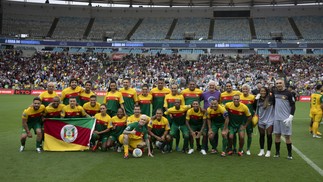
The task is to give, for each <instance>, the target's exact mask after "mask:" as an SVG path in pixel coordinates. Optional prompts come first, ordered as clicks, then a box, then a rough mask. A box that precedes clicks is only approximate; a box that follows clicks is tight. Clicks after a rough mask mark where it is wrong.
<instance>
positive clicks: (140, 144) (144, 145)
mask: <svg viewBox="0 0 323 182" xmlns="http://www.w3.org/2000/svg"><path fill="white" fill-rule="evenodd" d="M146 146H147V145H146V143H144V142H142V143H139V144H138V145H137V148H145V147H146Z"/></svg>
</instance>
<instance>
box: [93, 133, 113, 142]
mask: <svg viewBox="0 0 323 182" xmlns="http://www.w3.org/2000/svg"><path fill="white" fill-rule="evenodd" d="M92 138H96V139H98V140H99V141H101V142H102V143H105V142H107V141H108V138H109V135H108V134H107V133H104V134H99V135H98V134H95V133H93V134H92Z"/></svg>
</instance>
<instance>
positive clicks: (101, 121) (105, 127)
mask: <svg viewBox="0 0 323 182" xmlns="http://www.w3.org/2000/svg"><path fill="white" fill-rule="evenodd" d="M94 118H95V119H96V125H95V129H94V132H93V134H92V137H91V145H92V146H93V148H92V150H93V151H95V150H96V148H97V147H98V145H99V143H101V150H102V151H106V149H107V141H108V137H109V131H110V130H111V128H112V125H111V124H110V122H111V117H110V116H109V115H108V114H107V106H106V105H105V104H101V105H100V113H97V114H96V115H95V116H94ZM97 140H99V141H100V142H98V143H97V144H95V142H96V141H97Z"/></svg>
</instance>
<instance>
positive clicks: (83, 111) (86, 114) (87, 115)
mask: <svg viewBox="0 0 323 182" xmlns="http://www.w3.org/2000/svg"><path fill="white" fill-rule="evenodd" d="M80 107H81V108H82V109H81V113H82V116H83V117H85V118H91V117H92V116H90V115H89V114H88V113H86V112H85V110H84V109H83V107H82V106H80Z"/></svg>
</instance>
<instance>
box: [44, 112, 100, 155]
mask: <svg viewBox="0 0 323 182" xmlns="http://www.w3.org/2000/svg"><path fill="white" fill-rule="evenodd" d="M94 127H95V119H94V118H68V119H66V118H64V119H63V118H55V119H53V118H52V119H46V120H45V122H44V133H45V135H44V136H45V138H44V150H45V151H78V150H88V149H89V144H90V139H91V135H92V133H93V131H94Z"/></svg>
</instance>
